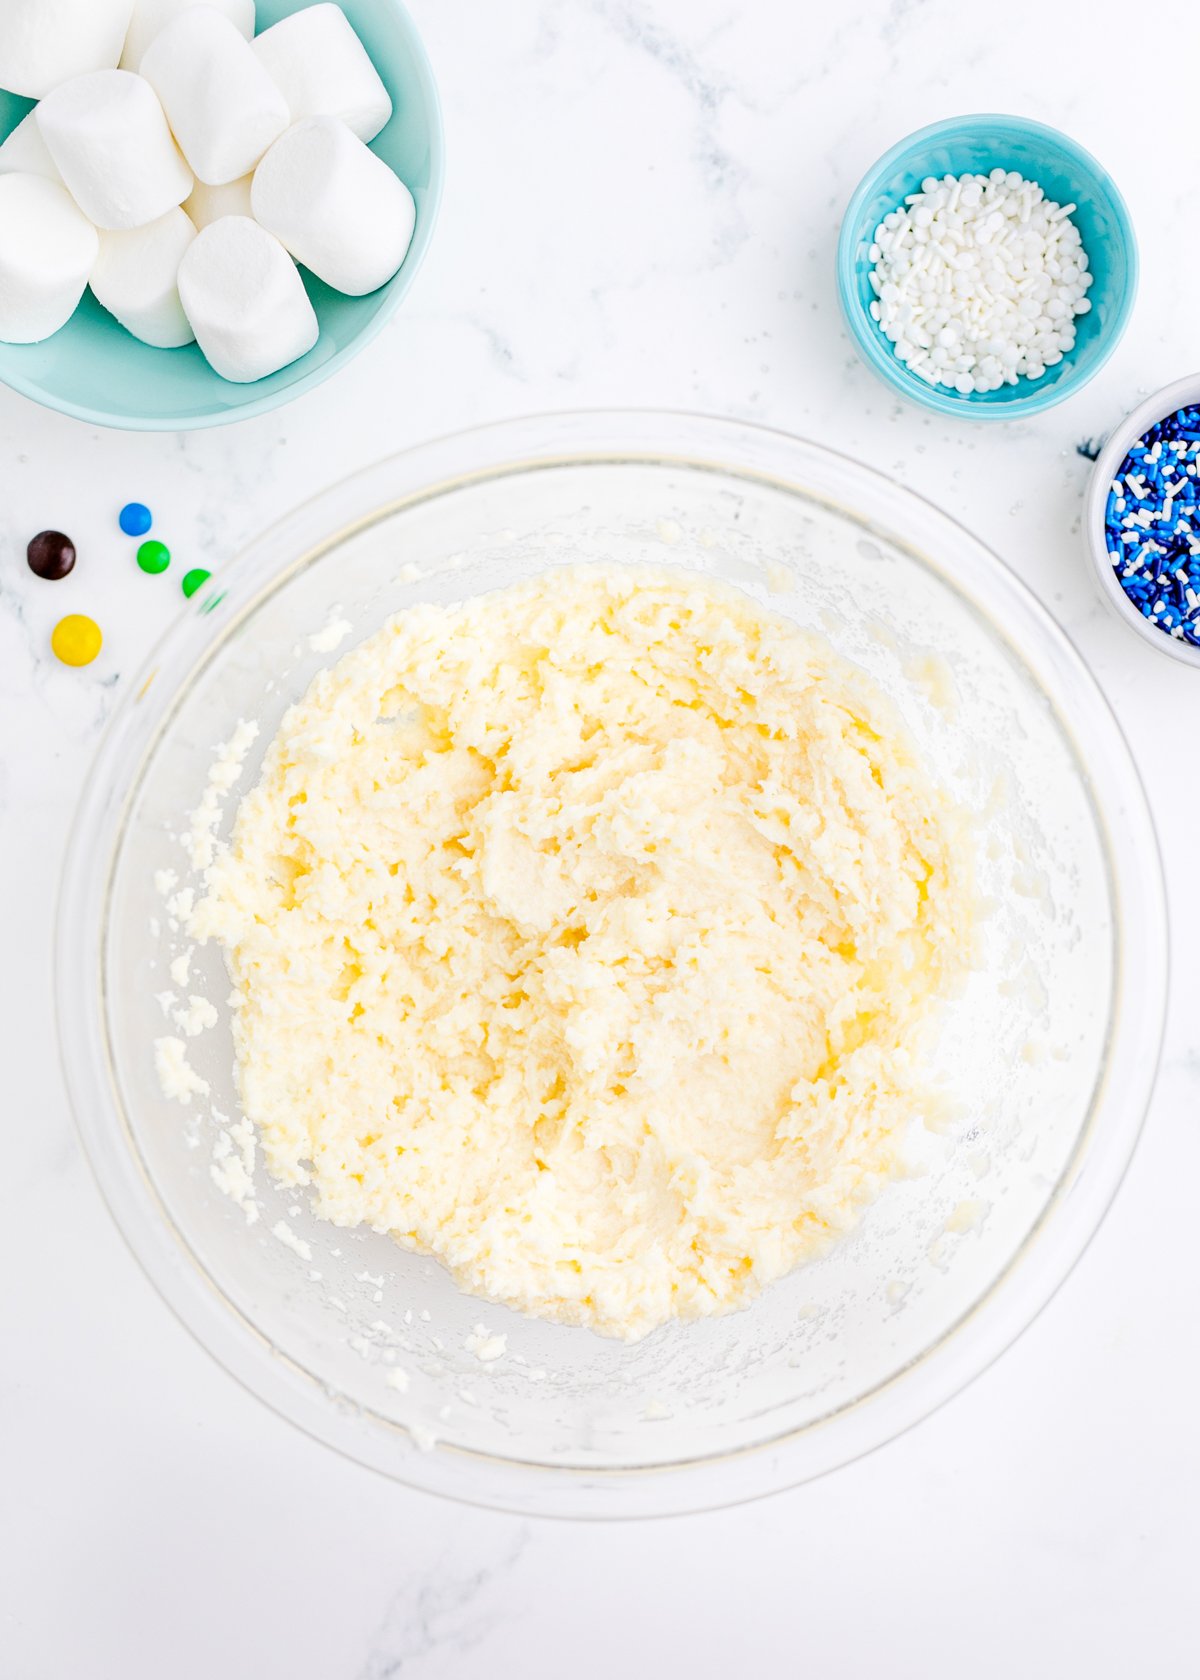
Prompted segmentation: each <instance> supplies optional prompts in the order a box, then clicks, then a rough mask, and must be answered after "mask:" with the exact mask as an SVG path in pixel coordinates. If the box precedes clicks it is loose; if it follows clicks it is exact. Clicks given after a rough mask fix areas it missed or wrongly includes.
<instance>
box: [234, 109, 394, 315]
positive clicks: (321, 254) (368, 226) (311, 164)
mask: <svg viewBox="0 0 1200 1680" xmlns="http://www.w3.org/2000/svg"><path fill="white" fill-rule="evenodd" d="M250 198H251V202H252V203H253V205H254V214H255V216H256V217H257V218H258V220H259V221H260V222H261V223H262V225H263V227H265V228H266V229H267V230H268V231H269V232H271V233H273V234H274V235H275V236H276V238H278V239H281V240H282V241H283V243H284V244H285V245H286V246H287V248H288V250H289V251H290V252H291V253H292V255H293V256H294V257H295V258H296V260H297V262H302V263H303V264H304V265H305V267H306V268H310V269H311V270H312V271H313V273H314V274H315V275H316V276H317V278H318V279H320V280H324V281H325V283H326V285H327V286H332V287H333V289H334V290H335V291H337V292H348V293H349V294H350V296H351V297H362V296H363V295H364V293H366V292H373V291H374V290H375V289H376V287H378V286H382V285H383V283H384V281H385V280H390V279H391V277H392V275H393V274H395V272H396V270H397V269H398V268H399V267H400V264H401V263H402V262H403V261H404V254H405V252H406V251H407V250H408V247H409V243H410V241H411V239H412V233H413V226H414V223H415V221H416V214H417V212H416V206H415V205H414V204H413V198H412V194H411V193H410V192H409V190H408V188H407V187H406V186H405V185H404V182H403V181H402V180H401V179H400V177H399V176H398V175H396V174H394V173H393V172H392V170H390V169H389V168H388V166H387V164H386V163H384V162H383V160H382V158H377V157H376V156H375V153H374V152H372V151H369V150H368V149H367V147H366V146H364V145H363V143H362V141H361V140H360V139H359V138H358V136H357V135H355V134H351V132H350V130H349V129H348V128H347V127H346V125H345V123H344V122H342V121H341V120H340V119H339V118H337V117H308V118H306V119H305V121H304V122H299V123H296V124H295V126H294V127H293V128H289V129H288V131H287V133H286V134H284V135H283V136H281V138H280V139H278V140H277V141H276V142H275V144H274V145H273V146H272V147H271V149H270V151H269V152H268V153H267V155H266V157H264V158H263V160H262V162H261V163H260V164H259V166H258V168H257V170H256V171H255V174H254V185H253V187H252V188H251V191H250Z"/></svg>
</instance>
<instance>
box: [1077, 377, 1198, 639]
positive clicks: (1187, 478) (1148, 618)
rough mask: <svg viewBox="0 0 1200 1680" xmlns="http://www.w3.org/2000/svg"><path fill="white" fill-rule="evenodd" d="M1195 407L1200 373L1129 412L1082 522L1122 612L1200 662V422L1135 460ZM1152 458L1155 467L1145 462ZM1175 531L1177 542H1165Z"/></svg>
mask: <svg viewBox="0 0 1200 1680" xmlns="http://www.w3.org/2000/svg"><path fill="white" fill-rule="evenodd" d="M1191 407H1200V373H1192V374H1189V375H1188V376H1187V377H1186V378H1184V379H1177V380H1175V381H1174V383H1173V384H1171V385H1164V386H1163V388H1162V389H1161V390H1160V391H1156V392H1155V393H1154V395H1153V396H1150V397H1147V399H1146V401H1145V402H1143V403H1140V404H1139V405H1138V407H1137V408H1135V409H1134V410H1133V411H1132V413H1130V414H1129V415H1128V416H1127V417H1126V418H1125V420H1124V421H1123V422H1122V423H1121V425H1119V426H1118V427H1117V428H1116V430H1115V431H1114V432H1113V433H1112V434H1111V435H1110V437H1109V438H1108V441H1107V442H1106V443H1105V445H1104V447H1103V449H1101V451H1100V453H1099V455H1098V456H1097V457H1096V464H1095V466H1094V468H1093V469H1092V476H1091V480H1090V482H1089V484H1088V490H1087V499H1086V502H1085V507H1084V521H1083V524H1084V533H1085V535H1086V537H1087V546H1088V553H1089V555H1090V557H1091V560H1092V565H1093V567H1094V569H1095V572H1096V577H1097V580H1098V583H1099V587H1100V593H1101V595H1102V597H1103V598H1104V600H1105V601H1106V602H1107V604H1108V605H1109V606H1110V607H1111V608H1112V610H1113V612H1115V613H1116V615H1117V617H1118V618H1119V619H1120V620H1121V621H1122V623H1124V624H1127V625H1128V626H1129V628H1130V629H1131V630H1134V631H1136V632H1137V634H1138V635H1139V636H1140V637H1141V638H1142V640H1143V641H1145V642H1147V643H1148V644H1149V645H1150V646H1151V647H1153V648H1156V649H1157V650H1158V652H1159V653H1165V654H1168V655H1169V656H1170V657H1171V658H1172V659H1177V660H1180V661H1181V662H1182V663H1183V664H1185V665H1191V666H1193V667H1194V668H1198V669H1200V428H1196V434H1197V435H1195V436H1194V437H1179V438H1177V439H1171V440H1163V441H1164V443H1165V444H1166V448H1165V450H1160V454H1159V457H1158V459H1157V460H1156V461H1155V462H1148V460H1147V461H1143V460H1141V459H1139V460H1136V461H1130V460H1129V457H1130V454H1131V451H1138V452H1139V454H1140V451H1139V446H1140V445H1141V444H1142V440H1143V439H1144V438H1145V437H1146V434H1147V433H1148V432H1149V431H1150V430H1151V428H1153V427H1156V426H1158V425H1159V424H1160V423H1161V422H1163V421H1166V420H1169V419H1171V418H1172V417H1173V416H1175V415H1177V414H1179V412H1180V411H1181V410H1183V409H1187V408H1191ZM1182 445H1186V448H1184V447H1180V446H1182ZM1152 448H1153V446H1152ZM1147 465H1148V466H1149V467H1150V471H1149V474H1147V472H1146V471H1145V470H1139V468H1142V469H1144V468H1145V467H1146V466H1147ZM1110 500H1111V501H1112V509H1113V517H1112V519H1111V520H1110V517H1109V504H1110ZM1167 529H1169V530H1170V531H1171V532H1172V534H1173V538H1174V540H1173V542H1170V543H1164V542H1163V540H1162V538H1163V534H1164V531H1166V530H1167ZM1114 537H1115V538H1116V544H1115V545H1114ZM1114 553H1116V554H1117V556H1118V558H1117V560H1116V562H1115V563H1114V559H1113V555H1114ZM1151 557H1153V562H1154V564H1153V565H1150V564H1148V563H1147V562H1148V561H1149V560H1150V559H1151ZM1159 567H1161V568H1162V569H1161V570H1160V569H1159ZM1193 637H1194V638H1196V639H1194V640H1193V639H1192V638H1193Z"/></svg>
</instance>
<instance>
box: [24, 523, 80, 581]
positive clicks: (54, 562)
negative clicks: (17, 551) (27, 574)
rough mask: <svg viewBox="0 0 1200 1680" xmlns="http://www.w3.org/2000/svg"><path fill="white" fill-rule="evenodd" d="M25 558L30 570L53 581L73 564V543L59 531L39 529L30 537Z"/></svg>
mask: <svg viewBox="0 0 1200 1680" xmlns="http://www.w3.org/2000/svg"><path fill="white" fill-rule="evenodd" d="M25 558H26V559H27V560H28V561H29V570H30V571H31V572H34V573H36V575H37V576H38V577H40V578H48V579H50V580H51V581H52V582H53V581H54V580H55V579H57V578H65V577H66V575H67V573H68V572H69V571H70V570H71V568H72V566H74V564H75V544H74V543H73V542H72V541H71V539H70V537H68V536H64V534H63V533H62V532H61V531H39V532H38V534H37V536H36V537H32V538H31V539H30V542H29V546H28V548H27V549H26V550H25Z"/></svg>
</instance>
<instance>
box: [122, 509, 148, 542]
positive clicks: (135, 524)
mask: <svg viewBox="0 0 1200 1680" xmlns="http://www.w3.org/2000/svg"><path fill="white" fill-rule="evenodd" d="M118 523H119V524H120V527H121V529H122V531H124V533H125V535H126V536H127V537H144V536H145V535H146V532H147V531H148V530H149V529H150V527H151V525H152V524H153V523H154V519H153V516H152V514H151V512H150V509H149V508H148V507H147V506H146V504H145V502H126V503H125V506H124V507H123V508H122V509H121V512H120V514H119V516H118Z"/></svg>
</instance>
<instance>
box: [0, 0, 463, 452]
mask: <svg viewBox="0 0 1200 1680" xmlns="http://www.w3.org/2000/svg"><path fill="white" fill-rule="evenodd" d="M311 3H312V0H258V7H257V12H258V28H259V29H260V30H263V29H266V28H268V27H269V26H270V25H271V24H273V23H278V22H279V19H280V18H282V17H287V16H288V15H289V14H290V13H291V12H298V11H300V10H302V9H303V8H304V7H305V6H307V5H309V4H311ZM341 5H342V9H343V11H344V12H345V13H346V16H347V17H348V18H349V19H350V22H351V23H352V24H353V25H354V28H355V29H356V30H357V31H358V34H359V36H360V38H361V40H362V43H363V45H364V46H365V47H366V49H367V51H368V53H370V55H371V58H372V59H373V61H374V64H375V68H376V69H377V70H378V72H379V74H380V76H381V78H382V80H383V83H384V86H385V87H386V88H387V90H388V93H389V94H390V95H391V98H392V104H393V107H394V110H393V113H392V120H391V121H390V122H389V123H388V125H387V127H386V128H385V129H384V130H383V132H382V133H381V134H380V135H379V136H378V137H377V138H376V139H374V140H372V142H371V150H372V151H373V152H378V154H379V156H380V157H381V158H383V160H384V161H385V162H386V163H389V164H390V165H391V166H392V168H393V169H394V170H395V171H396V173H397V175H399V176H400V179H401V180H402V181H403V182H404V183H405V185H406V186H407V187H408V189H409V190H410V192H411V193H412V195H413V198H414V200H415V202H416V207H417V221H416V227H415V228H414V230H413V238H412V244H411V245H410V246H409V248H408V255H407V256H406V257H405V259H404V262H403V264H402V265H401V267H400V270H399V272H398V273H397V274H395V275H394V276H393V277H392V279H391V280H389V281H388V282H387V284H386V285H385V286H381V287H380V288H379V290H378V291H377V292H371V293H370V294H369V296H367V297H344V296H343V295H342V294H341V293H340V292H335V291H332V290H331V289H330V288H329V287H328V286H326V285H323V284H322V282H321V281H319V280H317V279H316V278H315V277H314V276H313V275H311V274H309V273H308V271H307V270H306V269H302V270H301V273H302V274H303V275H304V283H305V286H306V287H307V289H308V295H309V297H310V298H311V299H312V302H313V308H314V309H315V310H316V312H317V320H318V322H319V323H320V328H321V336H320V337H319V338H318V340H317V342H316V344H315V345H314V346H313V348H312V349H311V350H310V351H309V352H308V354H307V355H306V356H302V357H301V358H300V360H299V361H297V362H293V363H292V364H291V366H290V367H285V368H281V369H280V371H279V372H278V373H273V374H271V376H270V377H269V378H267V379H259V380H257V381H256V382H255V383H254V384H253V385H231V384H230V383H229V382H228V381H227V380H224V379H221V378H220V377H219V375H217V374H215V373H214V372H213V370H212V369H211V368H210V367H209V365H208V363H207V362H206V361H205V360H204V357H203V356H202V355H201V354H200V351H199V350H198V349H197V347H196V346H195V345H194V344H189V345H187V346H185V347H184V348H183V349H181V350H155V349H152V348H151V346H150V345H148V344H142V343H140V342H139V341H138V340H137V339H136V338H134V337H133V336H132V335H131V334H130V333H127V332H126V331H125V329H124V327H122V326H120V325H118V323H117V322H116V321H115V320H114V319H113V317H112V316H111V315H110V314H109V313H108V312H107V310H104V309H102V308H101V307H100V305H99V304H98V303H97V302H96V300H95V298H94V297H93V296H92V294H91V292H90V291H88V292H85V293H84V296H83V302H82V303H81V304H80V306H79V308H78V309H77V310H76V311H75V314H74V315H73V316H72V317H71V319H70V321H68V323H67V325H66V326H65V327H63V329H62V330H61V332H57V333H55V334H54V336H53V338H48V339H46V340H44V342H43V343H41V344H0V381H3V383H4V384H6V385H11V386H12V388H13V390H14V391H20V392H21V394H22V395H23V396H26V397H32V398H33V400H34V402H39V403H42V404H44V405H45V407H47V408H56V409H58V410H59V411H60V412H61V413H63V414H70V415H73V416H74V417H75V418H76V419H77V420H86V421H87V422H89V423H90V424H92V425H99V426H116V427H119V428H121V429H123V430H125V431H131V432H177V431H180V432H181V431H191V430H192V429H193V428H195V427H199V426H222V425H225V424H226V423H227V422H228V421H231V420H247V419H249V418H250V416H251V415H254V414H265V413H267V411H268V410H269V409H272V408H278V407H279V406H280V405H281V404H283V403H286V402H290V401H291V400H292V398H293V397H298V396H300V395H301V393H302V392H304V391H309V390H311V389H312V387H313V386H314V385H319V384H320V383H321V381H322V380H323V379H328V378H329V376H330V374H332V373H336V372H337V370H338V368H340V367H341V366H342V365H343V364H344V363H345V362H348V361H349V360H350V358H351V357H352V356H356V355H357V354H358V352H359V351H360V350H362V349H364V348H365V347H366V345H367V344H369V343H370V341H371V339H373V338H374V336H375V334H376V333H377V332H378V331H379V329H380V328H381V327H382V326H383V325H384V324H385V322H386V321H388V320H389V319H390V317H391V316H392V315H393V314H394V313H395V311H396V309H397V308H398V306H399V304H400V300H401V299H402V298H403V296H404V294H405V293H406V292H407V291H408V288H409V286H410V285H411V284H412V281H413V277H414V275H415V274H416V272H417V269H418V267H419V266H420V263H421V259H422V257H424V255H425V252H426V250H427V249H428V247H429V241H430V237H431V235H432V233H433V224H434V220H435V218H436V216H437V208H438V202H439V200H440V198H441V193H442V170H443V155H444V146H443V139H442V118H441V110H440V107H439V105H438V96H437V88H436V87H435V85H434V80H433V71H432V70H431V69H430V65H429V60H428V58H427V57H426V56H425V49H424V47H423V46H422V45H421V39H420V36H419V35H418V34H417V30H416V26H415V25H414V23H413V21H412V19H411V18H410V17H409V15H408V13H407V12H406V11H405V9H404V7H403V6H402V5H401V4H400V0H341ZM31 109H32V101H30V100H28V99H18V98H17V96H16V95H15V94H11V93H3V92H0V138H3V136H5V135H6V134H9V133H10V132H11V131H12V130H13V129H14V128H15V127H16V125H17V123H18V122H20V120H21V118H22V117H23V116H24V115H25V113H26V111H29V110H31Z"/></svg>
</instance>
